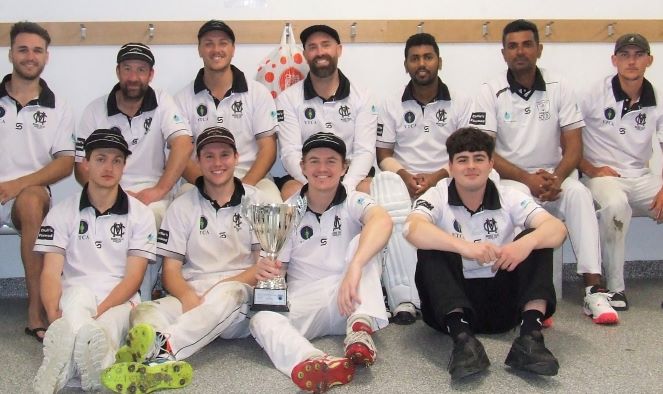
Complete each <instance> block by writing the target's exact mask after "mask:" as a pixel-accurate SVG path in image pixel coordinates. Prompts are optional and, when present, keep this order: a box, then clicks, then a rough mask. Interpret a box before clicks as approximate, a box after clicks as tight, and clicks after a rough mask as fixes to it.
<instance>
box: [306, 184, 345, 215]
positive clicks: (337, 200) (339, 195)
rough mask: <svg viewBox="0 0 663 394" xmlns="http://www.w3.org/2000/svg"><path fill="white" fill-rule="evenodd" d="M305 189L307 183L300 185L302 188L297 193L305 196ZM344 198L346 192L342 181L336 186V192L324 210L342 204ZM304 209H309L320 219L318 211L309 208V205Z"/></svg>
mask: <svg viewBox="0 0 663 394" xmlns="http://www.w3.org/2000/svg"><path fill="white" fill-rule="evenodd" d="M307 191H308V183H307V184H306V185H304V186H303V187H302V190H300V191H299V195H300V196H301V197H305V196H306V192H307ZM346 198H348V192H347V191H346V190H345V186H343V184H342V183H339V184H338V187H337V188H336V193H335V194H334V198H333V199H332V201H331V202H330V203H329V206H328V207H327V208H326V209H325V212H327V211H329V210H330V209H331V208H332V207H333V206H335V205H340V204H342V203H343V201H345V199H346ZM306 210H307V211H310V212H313V213H314V214H315V215H316V216H318V220H320V214H319V213H317V212H314V211H312V210H311V209H310V208H309V206H307V207H306Z"/></svg>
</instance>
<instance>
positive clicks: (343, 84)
mask: <svg viewBox="0 0 663 394" xmlns="http://www.w3.org/2000/svg"><path fill="white" fill-rule="evenodd" d="M349 95H350V80H349V79H348V78H347V77H346V76H345V75H343V73H342V72H341V70H338V88H336V93H334V95H333V96H331V97H329V98H327V99H326V98H324V97H320V96H318V93H316V91H315V89H313V82H311V73H310V72H309V73H308V75H307V76H306V79H305V80H304V100H311V99H313V98H316V97H320V98H321V99H322V101H323V102H325V101H335V100H343V99H344V98H346V97H348V96H349Z"/></svg>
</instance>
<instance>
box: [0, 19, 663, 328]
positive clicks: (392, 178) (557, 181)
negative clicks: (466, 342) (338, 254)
mask: <svg viewBox="0 0 663 394" xmlns="http://www.w3.org/2000/svg"><path fill="white" fill-rule="evenodd" d="M10 36H11V47H10V52H9V58H10V61H11V62H12V65H13V72H12V74H10V75H8V76H6V77H5V78H4V80H3V82H2V85H1V86H0V122H1V123H0V131H1V132H2V133H3V138H4V140H5V141H6V143H5V144H4V146H3V148H2V149H3V155H2V159H0V160H4V161H5V166H4V168H5V169H6V170H3V172H4V175H3V177H2V182H1V183H0V198H1V199H2V202H3V206H2V211H1V213H2V217H1V219H2V223H3V224H9V225H13V226H14V227H16V228H17V229H18V230H19V231H20V232H21V235H22V238H21V255H22V259H23V262H24V265H25V269H26V279H27V283H28V293H29V300H30V302H29V313H28V325H27V327H26V333H28V334H30V335H34V336H35V337H37V338H38V339H40V338H42V335H43V332H44V331H45V328H44V327H45V326H46V321H49V322H52V321H54V320H56V318H57V316H44V310H43V307H42V304H41V302H40V300H41V299H46V298H48V297H47V295H46V294H42V295H41V296H40V285H39V275H40V271H41V266H42V261H41V255H40V254H38V253H34V252H32V249H33V245H34V242H35V239H36V237H37V233H38V229H39V228H40V225H41V224H42V220H43V218H44V217H45V216H46V212H47V211H48V207H49V194H48V190H47V186H48V185H49V184H52V183H54V182H55V181H57V180H59V179H62V178H64V177H66V176H68V175H69V174H70V172H71V167H72V165H73V161H74V159H73V158H72V156H75V160H76V165H75V174H76V179H77V180H78V181H79V182H80V183H81V184H83V185H84V184H86V182H87V181H88V177H89V174H88V170H87V169H86V168H87V167H88V166H86V165H84V164H83V163H84V162H85V153H86V150H85V146H86V144H85V143H86V141H87V140H88V138H89V137H90V134H91V133H92V131H93V130H97V129H104V130H111V132H114V133H120V134H121V135H122V136H123V137H124V140H126V142H127V149H128V150H129V151H130V152H131V158H130V159H129V160H128V161H127V163H126V168H124V176H123V177H122V187H123V189H124V190H126V191H127V194H128V195H130V196H132V197H135V198H136V199H138V200H139V201H141V202H142V203H144V204H146V205H148V206H149V207H150V208H152V211H153V213H154V215H155V218H156V228H159V227H160V224H161V219H162V218H163V217H164V213H165V211H166V208H167V206H168V204H169V202H170V201H171V200H172V198H173V194H174V189H175V188H174V187H175V185H176V183H177V182H178V180H179V179H180V177H183V178H184V179H185V180H187V181H188V182H190V183H191V184H196V180H197V179H199V177H200V175H201V174H202V172H201V167H200V165H199V161H196V160H194V159H193V158H195V155H194V154H193V153H192V152H193V145H192V143H191V140H192V135H193V137H194V138H200V135H201V133H202V131H203V130H205V129H208V128H209V127H211V126H221V125H222V126H224V127H226V128H227V129H229V130H231V131H232V135H233V147H235V148H236V150H237V152H238V157H239V162H238V163H237V168H236V171H235V175H236V176H237V177H238V178H239V179H241V181H242V182H243V183H244V184H245V185H255V186H256V188H257V189H258V190H260V191H261V192H262V193H264V195H265V201H281V200H282V199H284V200H285V199H287V198H289V197H290V196H292V195H293V194H295V193H297V191H299V190H300V189H301V188H302V185H304V184H306V183H307V182H309V183H310V179H308V181H307V177H306V174H305V172H304V169H303V165H302V164H301V163H302V147H303V143H304V141H305V140H306V139H307V138H309V137H311V136H312V135H314V134H316V133H318V132H321V131H327V132H331V133H332V134H334V135H336V136H338V137H340V139H341V140H342V141H344V145H345V146H347V158H348V161H349V168H348V170H347V173H346V174H345V176H344V178H343V185H344V186H345V188H346V189H347V190H348V191H352V190H354V189H356V190H358V191H362V192H370V194H371V195H372V196H373V198H374V199H375V200H376V201H377V202H378V203H379V204H380V205H382V206H384V207H386V208H387V210H388V211H389V213H390V214H391V216H392V218H393V221H394V223H395V227H396V230H397V231H394V232H393V234H392V235H391V239H390V241H389V247H388V248H387V255H386V262H385V265H384V272H383V278H382V280H383V282H384V284H385V287H386V288H387V292H388V299H389V304H390V308H391V310H392V315H393V318H392V319H393V321H395V322H397V323H410V322H413V321H414V317H415V316H416V307H419V306H420V301H419V293H418V292H417V289H416V287H415V285H414V277H415V275H414V273H415V268H416V262H417V256H416V249H414V248H413V247H412V246H411V245H410V244H409V243H407V242H405V241H404V239H403V236H402V233H403V225H404V222H405V217H406V216H407V214H408V213H409V211H410V208H411V206H412V200H413V199H416V198H418V197H420V196H422V195H423V193H424V192H426V191H427V190H428V189H429V188H431V187H433V186H434V185H436V184H437V183H438V181H440V180H441V179H444V178H446V177H448V176H449V166H448V162H449V158H448V155H447V151H446V145H445V141H446V140H447V138H448V137H449V135H450V134H451V133H452V132H453V131H454V130H456V129H458V128H460V127H462V126H465V125H467V124H470V125H474V126H477V127H479V128H480V129H483V130H484V131H486V132H488V133H491V134H493V135H494V136H495V138H496V150H495V154H494V156H493V158H494V162H495V169H496V170H497V173H499V176H501V178H502V180H501V183H503V184H509V185H511V186H514V187H516V188H520V189H521V190H522V191H523V192H525V193H528V194H531V195H532V196H534V197H535V199H536V201H537V203H539V204H541V205H542V206H543V207H544V208H546V209H547V210H549V211H550V212H551V213H553V214H554V215H555V216H558V217H560V218H562V219H564V220H565V221H566V225H567V228H568V230H569V235H570V238H571V241H572V245H573V247H574V251H575V253H576V256H577V260H578V273H579V274H582V275H583V278H584V280H585V285H586V294H585V302H584V311H585V313H586V314H587V315H589V316H591V317H592V318H593V319H594V321H595V322H597V323H616V322H617V320H618V317H617V313H616V312H615V310H614V309H626V308H627V307H628V304H627V301H626V297H625V294H624V280H623V260H624V236H625V233H626V231H627V230H628V223H629V221H630V218H631V216H632V214H638V215H649V216H651V217H653V218H654V219H656V220H657V221H660V220H661V218H662V215H663V214H662V212H661V210H662V208H663V196H661V193H660V190H661V176H660V175H658V174H652V173H651V172H650V171H649V169H648V166H647V161H648V159H649V157H650V156H651V152H652V146H651V144H652V135H653V133H654V131H656V132H661V131H663V115H662V112H661V110H660V107H659V106H657V105H656V95H655V93H654V89H653V87H652V85H651V84H650V83H649V82H648V81H647V80H646V79H645V78H644V73H645V70H646V68H647V67H648V66H649V65H651V63H652V61H653V57H652V56H651V54H650V49H649V44H648V42H647V40H646V39H645V38H644V37H642V36H641V35H638V34H626V35H624V36H622V37H620V38H619V39H618V40H617V42H616V44H615V51H614V54H613V56H612V62H613V64H614V65H615V66H616V68H617V74H616V75H614V76H609V77H607V78H605V79H604V80H602V81H600V83H599V84H597V85H595V86H593V87H592V90H591V91H590V92H589V93H587V94H584V95H583V96H581V101H580V102H579V104H580V105H577V103H576V99H575V96H574V93H573V92H572V90H571V88H570V86H569V85H568V83H566V82H565V81H564V80H563V79H562V78H560V77H559V76H557V75H555V74H553V73H549V72H548V71H546V70H541V69H539V68H537V67H536V61H537V59H538V58H539V57H540V55H541V51H542V45H541V44H540V43H539V38H538V31H537V29H536V26H535V25H533V24H532V23H530V22H528V21H523V20H518V21H514V22H512V23H510V24H508V25H507V26H506V27H505V29H504V34H503V49H502V54H503V56H504V59H505V61H506V63H507V65H508V70H507V71H506V72H505V73H503V74H502V75H501V76H500V77H499V78H496V79H495V80H493V81H490V82H488V83H486V84H484V85H483V86H482V88H481V93H480V94H479V96H478V97H477V99H476V100H474V101H473V102H472V101H470V100H468V99H466V98H463V97H462V96H461V95H459V94H458V93H457V92H453V94H452V93H450V91H449V89H448V88H447V86H446V85H445V84H444V83H443V82H442V81H441V79H440V78H439V77H438V71H439V69H440V67H441V58H440V56H439V48H438V46H437V44H436V42H435V39H434V37H432V36H430V35H428V34H416V35H414V36H412V37H410V38H409V39H408V41H407V43H406V47H405V62H404V65H405V69H406V70H407V71H408V73H409V74H410V76H411V81H410V83H409V84H408V85H407V86H406V88H405V89H404V91H403V92H402V94H400V93H399V94H398V95H397V96H394V97H391V98H388V99H386V100H384V104H383V105H382V106H381V107H380V108H379V109H378V106H377V105H376V104H375V102H374V101H373V98H371V97H370V96H369V95H367V94H366V93H365V92H363V91H361V90H359V89H357V87H356V85H355V84H351V83H350V81H349V80H348V79H347V78H346V77H345V76H344V75H343V74H342V73H341V71H340V70H338V68H337V61H338V58H339V57H340V55H341V49H342V47H341V44H340V39H339V36H338V33H337V32H336V31H335V30H334V29H333V28H331V27H329V26H325V25H315V26H310V27H309V28H307V29H305V30H304V31H303V32H302V33H301V41H302V44H303V45H304V57H305V59H306V60H307V62H308V64H309V67H310V73H309V74H308V76H307V78H306V79H305V80H304V81H302V82H300V83H298V84H296V85H295V86H293V87H291V88H289V89H287V90H286V91H285V92H284V93H282V94H281V95H280V96H279V97H278V98H277V101H276V105H275V104H274V101H273V100H272V98H271V95H270V94H269V92H268V91H267V90H266V89H265V88H264V87H263V86H262V85H260V84H258V83H257V82H253V81H250V80H247V79H246V78H245V77H244V75H243V73H242V72H241V71H240V70H238V69H237V68H235V67H234V66H232V65H231V60H232V57H233V55H234V49H235V46H234V42H235V36H234V33H233V31H232V30H231V29H230V27H229V26H228V25H226V24H225V23H223V22H221V21H214V20H213V21H210V22H207V23H205V24H204V25H203V26H202V27H201V28H200V30H199V34H198V40H199V45H198V50H199V54H200V56H201V58H202V59H203V64H204V67H203V68H202V69H201V70H200V72H199V73H198V75H197V76H196V79H195V80H194V81H193V82H192V83H191V84H190V85H189V86H187V87H186V88H185V89H184V90H183V91H182V92H180V93H179V94H178V95H177V96H176V97H175V100H173V99H171V98H170V97H169V96H168V95H167V94H166V93H164V92H160V91H158V90H154V89H152V88H151V87H150V86H149V83H150V81H151V79H152V77H153V75H154V69H153V66H154V64H155V59H154V56H153V55H152V52H151V51H150V49H149V48H148V47H147V46H146V45H143V44H134V43H130V44H126V45H124V46H123V47H122V48H121V49H120V51H119V52H118V56H117V62H118V65H117V69H116V71H117V76H118V79H119V83H118V84H117V85H116V86H115V87H114V88H113V89H112V91H111V92H110V93H109V94H108V95H105V96H103V97H101V98H99V99H97V100H95V101H94V102H93V103H91V104H90V105H89V107H88V108H87V109H86V110H85V111H84V112H83V114H82V118H81V122H80V125H79V127H78V128H76V146H75V150H74V147H73V146H72V139H71V131H72V130H73V129H74V127H73V116H72V113H71V111H70V110H69V108H68V107H67V106H66V104H65V103H63V101H62V100H61V99H59V98H58V99H57V100H56V98H55V96H54V94H53V93H52V92H51V91H50V89H49V88H48V86H47V85H46V83H45V82H44V81H43V80H42V79H40V78H39V77H40V75H41V72H42V70H43V68H44V66H45V64H46V62H47V60H48V51H47V49H48V44H49V43H50V39H49V37H48V33H47V32H46V31H45V30H44V29H42V28H41V27H39V26H38V25H36V24H33V23H29V22H21V23H17V24H16V25H14V27H13V28H12V32H11V35H10ZM277 122H278V125H277ZM277 132H278V137H279V141H280V145H281V155H280V157H281V160H282V162H283V165H284V167H285V169H286V171H287V172H288V175H286V176H284V177H282V178H276V179H274V181H275V182H272V180H271V179H270V177H269V175H268V172H269V170H270V168H271V166H272V164H273V163H274V160H275V158H276V155H277V150H276V134H277ZM376 134H377V136H376ZM530 135H534V136H533V137H532V138H528V137H529V136H530ZM583 139H584V144H583ZM19 146H20V147H26V149H16V148H15V147H19ZM345 153H346V152H345V151H344V155H343V156H345ZM490 154H492V152H490ZM376 156H377V163H378V165H379V167H380V169H381V170H382V172H380V173H379V174H378V175H377V176H375V177H374V178H372V180H371V177H370V176H372V175H373V172H374V171H373V170H372V166H373V163H374V162H375V158H376ZM198 159H199V158H198ZM576 168H580V170H581V171H582V173H583V176H582V178H580V181H578V177H577V175H576V174H577V172H576V171H575V169H576ZM493 177H494V178H495V179H498V176H497V175H496V174H495V175H493ZM199 182H200V181H199ZM199 182H198V183H199ZM275 184H276V185H278V187H279V188H278V189H277V188H276V186H275ZM583 184H584V185H583ZM200 190H201V193H202V190H203V189H200ZM590 191H591V192H590ZM202 195H203V196H204V193H203V194H202ZM226 201H229V200H226ZM223 202H225V201H223ZM223 202H221V201H219V202H218V203H223ZM595 202H596V207H597V208H598V211H596V212H595V209H594V203H595ZM218 203H217V204H218ZM449 203H450V204H452V205H453V202H452V201H451V199H450V200H449ZM88 204H89V202H88ZM461 205H462V203H461ZM221 206H223V205H219V207H221ZM80 207H81V209H83V208H85V204H83V200H81V205H80ZM329 207H330V208H331V207H332V206H331V205H330V206H329ZM422 207H423V208H422ZM324 208H325V207H322V210H321V211H320V212H318V214H322V213H323V212H325V209H324ZM415 208H422V209H431V208H432V204H431V202H429V201H426V200H421V199H420V200H418V202H417V204H415ZM480 209H482V210H483V209H491V208H490V207H486V206H481V207H480ZM474 211H475V210H473V211H471V212H474ZM111 212H112V210H111ZM315 212H317V211H315ZM97 214H98V215H99V214H100V212H97ZM597 218H598V219H597ZM318 220H320V217H319V218H318ZM465 220H467V219H465ZM452 222H453V229H454V231H455V232H454V234H455V235H457V236H458V237H460V238H464V239H468V240H475V239H482V240H489V239H496V238H497V237H500V235H498V234H499V233H500V232H502V230H501V229H500V227H501V226H500V224H499V223H498V222H497V221H496V220H495V218H487V219H486V221H485V223H480V226H479V224H474V225H472V224H473V223H471V222H467V223H466V222H465V221H463V220H453V221H452ZM81 223H82V221H81ZM320 223H322V222H320ZM199 225H200V230H203V229H204V225H203V223H202V222H201V223H199ZM81 226H82V224H81ZM331 226H333V227H331ZM337 226H338V227H339V228H337ZM46 227H48V226H46ZM120 227H121V226H120ZM330 227H331V228H330V229H329V230H330V234H331V236H333V235H334V232H335V231H336V230H338V231H339V232H340V225H339V223H336V220H332V222H330ZM468 227H470V228H471V229H470V230H467V228H468ZM474 227H477V228H476V229H475V228H474ZM78 230H79V234H80V235H81V236H82V235H84V234H85V233H86V232H87V231H93V230H92V229H89V230H88V229H87V228H83V227H81V228H79V229H78ZM49 231H52V229H49V228H42V233H43V234H41V235H40V238H42V237H43V238H44V239H48V238H49V237H51V238H52V234H50V233H49ZM110 231H111V235H112V236H118V234H119V236H120V237H121V235H122V232H123V230H122V228H119V227H113V229H112V230H110ZM405 232H406V233H407V231H405ZM115 233H117V234H115ZM479 233H481V234H479ZM599 234H600V237H599ZM309 237H310V236H309ZM477 237H478V238H477ZM163 240H165V239H159V242H160V243H163V242H162V241H163ZM600 241H603V242H600ZM165 243H167V242H165ZM99 245H100V246H97V247H98V248H102V246H101V245H102V242H100V243H99ZM341 250H344V249H341ZM43 251H44V250H42V252H43ZM187 251H188V250H187ZM485 253H486V255H484V256H465V257H468V259H466V260H467V261H465V260H464V271H463V275H464V277H465V278H468V279H469V278H489V277H492V276H494V275H495V272H494V271H492V270H490V269H486V267H485V265H484V263H490V262H494V261H496V260H499V257H500V256H499V253H498V252H497V251H494V250H490V248H488V250H486V251H485ZM472 260H474V261H478V262H480V263H481V264H477V263H476V262H473V261H472ZM601 262H603V268H604V272H605V276H606V281H607V289H609V290H607V289H606V288H604V287H602V286H601ZM148 271H152V273H151V275H148V278H146V281H145V284H144V286H143V292H142V294H144V295H145V294H150V289H151V288H152V284H153V282H154V281H155V280H156V272H157V271H156V270H155V269H151V270H148ZM167 287H168V286H167ZM42 288H43V286H42ZM169 290H170V291H171V293H173V291H172V289H169ZM419 291H421V290H419ZM58 297H59V296H58ZM351 298H352V297H350V299H351ZM102 300H103V298H102ZM51 303H52V300H51ZM97 303H98V304H100V303H101V300H100V301H98V302H97ZM56 304H57V302H56ZM182 304H184V302H182ZM350 304H352V303H350ZM456 307H458V306H456ZM339 308H341V310H343V309H342V308H343V307H342V306H341V305H339ZM613 308H614V309H613ZM47 310H48V308H47ZM446 312H449V313H450V312H451V310H449V311H446ZM544 314H545V313H544ZM461 321H462V319H461ZM364 325H366V324H364ZM368 326H369V327H370V326H373V327H372V328H379V326H380V325H377V326H376V325H375V324H368ZM440 326H441V327H444V325H442V324H441V325H440ZM360 331H361V330H360ZM443 331H444V330H443Z"/></svg>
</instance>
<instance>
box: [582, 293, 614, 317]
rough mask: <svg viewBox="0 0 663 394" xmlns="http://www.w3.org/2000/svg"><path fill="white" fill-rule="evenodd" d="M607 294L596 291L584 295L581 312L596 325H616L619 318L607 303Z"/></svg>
mask: <svg viewBox="0 0 663 394" xmlns="http://www.w3.org/2000/svg"><path fill="white" fill-rule="evenodd" d="M608 297H609V293H608V292H607V291H605V290H602V289H598V290H596V291H595V292H593V293H589V294H587V295H585V300H584V301H585V304H584V306H583V312H585V314H586V315H587V316H589V317H591V318H592V321H593V322H594V323H596V324H617V323H619V316H618V315H617V312H615V310H614V309H613V308H612V307H611V306H610V303H609V302H608Z"/></svg>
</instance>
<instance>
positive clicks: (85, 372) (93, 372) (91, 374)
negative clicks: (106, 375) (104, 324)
mask: <svg viewBox="0 0 663 394" xmlns="http://www.w3.org/2000/svg"><path fill="white" fill-rule="evenodd" d="M109 351H110V344H109V342H108V336H107V335H106V332H105V331H104V329H103V328H101V327H99V326H97V325H94V324H86V325H84V326H83V327H81V329H80V330H79V331H78V335H77V336H76V344H75V346H74V361H75V362H76V366H77V367H78V371H79V373H80V376H81V388H82V389H83V390H84V391H98V390H100V389H101V387H102V386H101V380H100V379H99V378H100V376H101V373H102V372H103V370H104V369H105V368H106V367H107V366H108V365H104V360H105V359H106V355H107V354H108V352H109Z"/></svg>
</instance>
